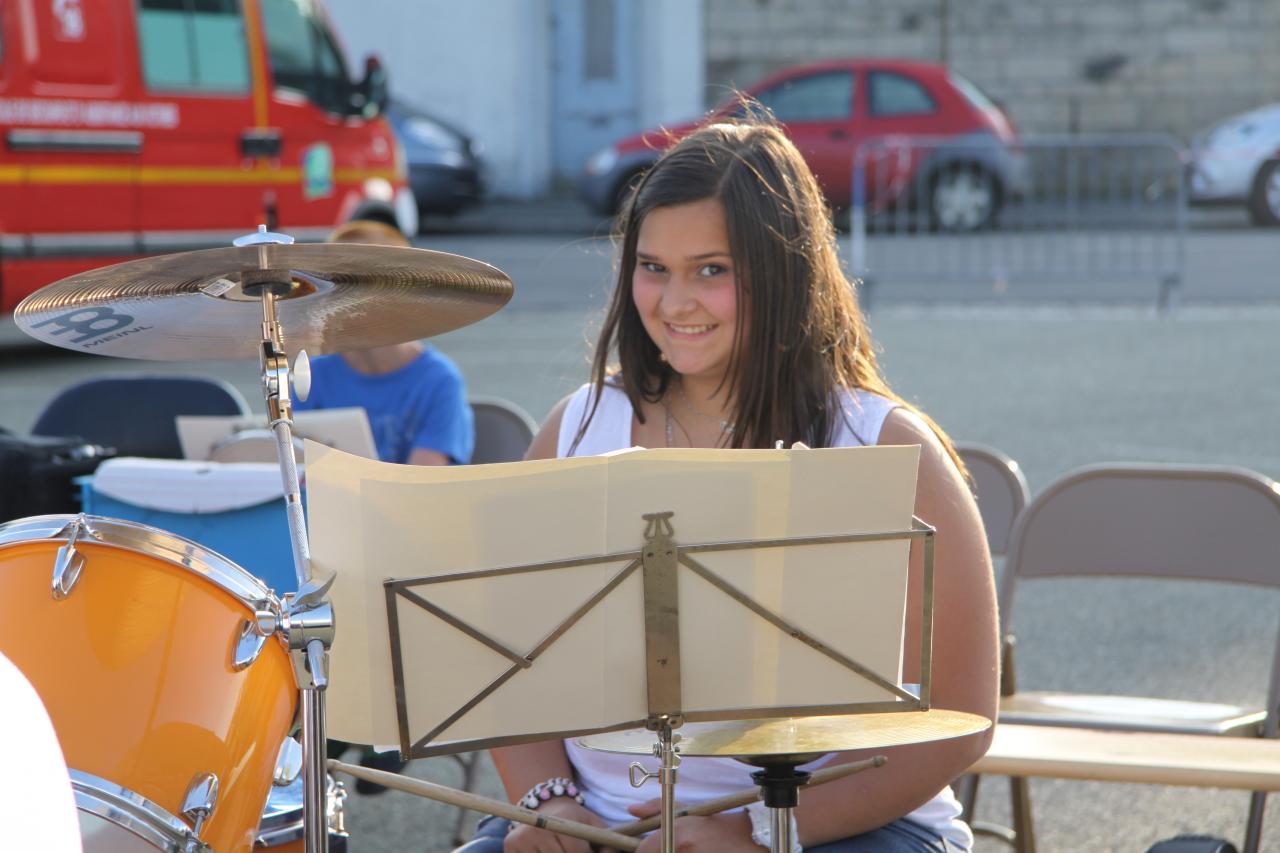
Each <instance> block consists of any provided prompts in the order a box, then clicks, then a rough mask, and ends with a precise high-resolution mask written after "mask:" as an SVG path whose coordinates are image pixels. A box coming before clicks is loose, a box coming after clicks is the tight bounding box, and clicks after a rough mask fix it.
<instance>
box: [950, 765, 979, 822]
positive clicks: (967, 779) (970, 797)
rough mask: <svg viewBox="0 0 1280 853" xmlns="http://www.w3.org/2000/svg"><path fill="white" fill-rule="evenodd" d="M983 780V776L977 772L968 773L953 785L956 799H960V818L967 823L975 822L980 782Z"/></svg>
mask: <svg viewBox="0 0 1280 853" xmlns="http://www.w3.org/2000/svg"><path fill="white" fill-rule="evenodd" d="M981 781H982V777H981V776H979V775H978V774H977V773H966V774H965V775H963V776H961V777H960V778H959V779H957V780H956V781H955V783H954V784H953V785H952V787H953V788H954V789H955V792H956V799H957V800H959V801H960V809H961V812H960V819H961V820H963V821H964V822H965V823H973V811H974V809H975V808H977V805H978V783H979V782H981Z"/></svg>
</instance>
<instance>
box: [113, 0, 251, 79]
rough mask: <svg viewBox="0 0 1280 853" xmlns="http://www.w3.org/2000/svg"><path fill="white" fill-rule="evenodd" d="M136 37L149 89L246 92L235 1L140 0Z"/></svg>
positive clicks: (239, 19)
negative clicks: (140, 48)
mask: <svg viewBox="0 0 1280 853" xmlns="http://www.w3.org/2000/svg"><path fill="white" fill-rule="evenodd" d="M138 40H139V43H140V44H141V47H142V77H143V80H144V81H145V82H146V85H147V88H148V89H162V90H163V89H167V90H185V91H195V92H229V93H242V92H247V91H249V56H248V51H247V49H246V47H245V38H244V20H243V18H242V17H241V15H240V3H239V0H142V2H141V3H140V4H139V7H138Z"/></svg>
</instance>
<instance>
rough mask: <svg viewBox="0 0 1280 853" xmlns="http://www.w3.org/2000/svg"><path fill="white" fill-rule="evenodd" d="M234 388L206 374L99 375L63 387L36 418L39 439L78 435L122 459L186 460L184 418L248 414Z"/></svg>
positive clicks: (238, 393) (35, 429) (34, 428)
mask: <svg viewBox="0 0 1280 853" xmlns="http://www.w3.org/2000/svg"><path fill="white" fill-rule="evenodd" d="M247 414H249V406H248V404H246V403H245V400H244V397H243V396H242V395H241V394H240V392H239V391H237V390H236V389H235V388H234V387H233V386H231V385H229V384H228V383H226V382H223V381H221V380H218V379H207V378H205V377H201V376H170V375H155V374H150V375H149V374H142V375H136V376H135V375H128V376H126V375H117V376H99V377H95V378H93V379H86V380H84V381H83V382H78V383H76V384H75V385H72V386H70V387H69V388H65V389H63V390H62V391H61V392H60V393H59V394H58V396H56V397H54V398H53V399H52V400H51V401H49V404H48V405H46V406H45V407H44V410H43V411H42V412H41V413H40V415H39V417H37V418H36V424H35V426H34V427H32V429H31V432H32V433H34V434H35V435H56V436H68V435H75V436H79V437H80V438H83V439H84V440H85V441H87V442H89V443H91V444H100V445H102V446H104V447H114V448H115V449H116V452H117V455H119V456H146V457H150V458H153V459H181V458H182V445H181V444H180V443H179V441H178V428H177V426H176V425H175V424H174V418H175V417H177V416H178V415H247Z"/></svg>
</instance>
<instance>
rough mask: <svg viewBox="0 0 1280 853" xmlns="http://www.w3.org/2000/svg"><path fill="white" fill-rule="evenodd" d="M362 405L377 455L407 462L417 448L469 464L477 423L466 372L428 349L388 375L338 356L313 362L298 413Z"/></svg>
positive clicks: (388, 460)
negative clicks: (356, 367)
mask: <svg viewBox="0 0 1280 853" xmlns="http://www.w3.org/2000/svg"><path fill="white" fill-rule="evenodd" d="M346 406H360V407H361V408H363V409H364V410H365V412H367V413H368V415H369V426H370V428H372V430H373V441H374V443H375V444H376V445H377V447H378V458H379V459H381V460H382V461H383V462H399V463H405V462H408V461H409V454H411V453H412V452H413V451H414V450H417V449H420V448H421V449H425V450H434V451H437V452H438V453H443V454H444V455H445V456H447V457H449V461H450V462H453V463H454V464H458V465H465V464H466V463H468V462H470V461H471V451H472V449H473V448H474V446H475V426H474V424H473V423H472V417H471V406H470V405H468V404H467V392H466V388H465V386H464V385H463V381H462V373H461V372H460V371H459V370H458V368H457V365H455V364H454V363H453V362H452V361H450V360H449V359H447V358H445V357H444V356H443V355H441V354H440V353H438V352H436V351H435V350H433V349H431V348H430V347H428V348H426V349H425V350H423V352H422V355H420V356H418V357H417V358H415V359H414V360H413V361H411V362H409V363H408V364H406V365H405V366H404V367H401V368H399V369H398V370H393V371H391V372H390V373H379V374H368V373H360V372H358V371H356V370H354V369H352V367H351V365H349V364H347V361H346V359H344V358H343V357H342V356H340V355H322V356H317V357H316V358H313V359H312V360H311V394H310V395H309V396H308V397H307V399H306V400H305V401H301V402H298V403H297V405H296V408H297V409H298V410H299V411H309V410H311V409H339V408H343V407H346Z"/></svg>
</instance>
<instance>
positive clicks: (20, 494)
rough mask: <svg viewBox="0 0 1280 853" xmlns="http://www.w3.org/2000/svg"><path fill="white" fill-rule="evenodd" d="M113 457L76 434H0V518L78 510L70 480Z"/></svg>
mask: <svg viewBox="0 0 1280 853" xmlns="http://www.w3.org/2000/svg"><path fill="white" fill-rule="evenodd" d="M115 455H116V452H115V450H112V449H110V448H106V447H100V446H98V445H96V444H86V443H85V441H84V439H81V438H75V437H70V438H51V437H47V436H40V435H10V434H3V433H0V522H4V521H10V520H11V519H15V518H25V517H26V516H29V515H58V514H62V513H73V512H79V511H80V501H79V500H78V498H77V491H78V489H77V487H76V484H75V483H74V482H72V481H73V480H74V479H75V478H76V477H79V476H82V475H84V474H92V473H93V472H94V470H95V469H96V468H97V467H98V465H99V464H101V463H102V461H103V460H104V459H108V458H110V457H112V456H115Z"/></svg>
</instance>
